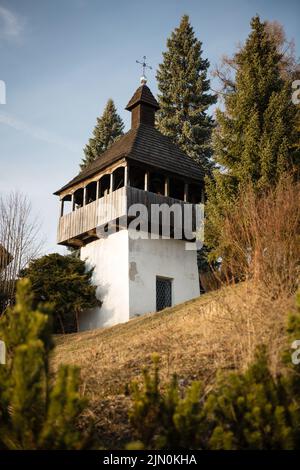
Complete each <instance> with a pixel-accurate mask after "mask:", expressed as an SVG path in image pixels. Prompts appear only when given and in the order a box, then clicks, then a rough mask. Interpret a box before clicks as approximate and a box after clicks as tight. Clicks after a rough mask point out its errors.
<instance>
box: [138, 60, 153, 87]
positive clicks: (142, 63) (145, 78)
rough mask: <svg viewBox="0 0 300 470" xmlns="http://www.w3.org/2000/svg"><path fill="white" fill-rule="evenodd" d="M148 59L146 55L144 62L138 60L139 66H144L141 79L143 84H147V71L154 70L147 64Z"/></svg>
mask: <svg viewBox="0 0 300 470" xmlns="http://www.w3.org/2000/svg"><path fill="white" fill-rule="evenodd" d="M146 59H147V57H146V56H145V55H144V56H143V61H142V62H140V61H139V60H136V63H137V64H140V65H141V66H142V74H143V75H142V77H141V83H147V77H146V69H149V70H152V67H151V66H150V65H148V64H147V63H146Z"/></svg>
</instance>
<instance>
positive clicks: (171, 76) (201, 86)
mask: <svg viewBox="0 0 300 470" xmlns="http://www.w3.org/2000/svg"><path fill="white" fill-rule="evenodd" d="M167 48H168V49H167V51H166V52H164V53H163V63H162V64H160V66H159V69H158V72H157V80H158V88H159V92H160V94H159V95H158V102H159V106H160V110H159V112H158V121H157V123H158V128H159V129H160V131H161V132H162V133H163V134H165V135H167V136H169V137H171V139H172V140H173V142H174V143H175V144H177V145H179V147H181V149H182V150H183V151H184V152H186V153H187V154H188V155H189V156H190V157H191V158H193V159H194V160H195V161H197V162H198V163H199V164H201V165H203V166H204V167H205V168H209V167H210V166H211V161H210V158H211V147H210V138H211V130H212V127H213V120H212V118H211V117H210V116H208V114H207V110H208V108H209V106H210V105H212V104H213V103H215V102H216V98H215V96H213V95H211V94H210V93H209V88H210V83H209V80H208V79H207V71H208V67H209V62H208V60H207V59H203V58H202V43H201V42H200V41H198V39H197V38H196V37H195V33H194V30H193V28H192V26H191V24H190V22H189V17H188V16H186V15H185V16H183V17H182V19H181V23H180V25H179V27H178V28H176V29H175V31H174V32H172V34H171V37H170V38H169V39H168V41H167Z"/></svg>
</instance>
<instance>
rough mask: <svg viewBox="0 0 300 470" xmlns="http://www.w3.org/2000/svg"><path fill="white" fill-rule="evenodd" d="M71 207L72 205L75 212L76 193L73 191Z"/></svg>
mask: <svg viewBox="0 0 300 470" xmlns="http://www.w3.org/2000/svg"><path fill="white" fill-rule="evenodd" d="M71 207H72V212H74V210H75V197H74V193H72V195H71Z"/></svg>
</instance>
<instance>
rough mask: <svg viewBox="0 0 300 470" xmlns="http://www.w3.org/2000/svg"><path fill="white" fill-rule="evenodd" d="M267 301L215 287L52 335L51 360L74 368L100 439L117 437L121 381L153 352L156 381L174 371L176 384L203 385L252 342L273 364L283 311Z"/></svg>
mask: <svg viewBox="0 0 300 470" xmlns="http://www.w3.org/2000/svg"><path fill="white" fill-rule="evenodd" d="M245 299H247V304H246V303H245ZM250 300H251V301H250ZM273 307H274V305H273ZM273 307H272V308H270V305H267V304H265V305H264V299H263V298H262V297H261V296H259V295H258V294H257V292H256V291H255V290H252V288H251V286H249V285H245V284H244V285H239V286H235V287H230V288H223V289H220V290H219V291H215V292H212V293H209V294H205V295H203V296H201V297H199V298H197V299H195V300H192V301H189V302H186V303H184V304H181V305H178V306H176V307H172V308H168V309H165V310H164V311H162V312H158V313H153V314H149V315H145V316H142V317H139V318H135V319H133V320H131V321H129V322H128V323H125V324H121V325H117V326H114V327H111V328H108V329H99V330H93V331H88V332H84V333H78V334H73V335H66V336H59V337H57V338H56V343H57V347H56V350H55V354H54V358H53V365H54V368H55V367H56V366H57V365H58V364H59V363H65V364H76V365H78V366H80V367H81V371H82V372H81V373H82V380H83V392H84V393H85V394H86V395H87V396H88V397H89V399H90V408H89V412H90V413H92V414H93V415H94V417H95V420H96V423H97V427H98V432H99V436H100V438H101V439H102V440H104V442H105V443H107V444H109V445H112V443H114V444H116V443H120V442H122V441H127V440H128V438H129V437H130V433H131V430H130V427H129V425H128V420H127V411H128V406H129V403H130V399H129V397H128V393H127V390H128V384H129V383H130V382H131V381H132V380H133V379H138V380H140V379H141V371H142V369H143V367H144V366H150V365H151V356H152V354H153V353H154V352H156V353H158V354H159V355H160V357H161V379H162V384H164V383H165V382H166V381H168V380H169V379H170V378H171V376H172V374H173V373H175V372H176V373H177V375H178V377H179V380H180V383H181V384H182V385H185V384H187V383H188V382H189V381H191V380H193V379H201V380H202V381H203V382H204V383H205V385H206V386H207V387H209V386H210V384H211V382H212V381H213V379H214V377H215V373H216V370H217V369H232V368H243V367H246V366H247V363H248V362H249V360H251V358H252V357H253V352H254V350H255V347H256V345H257V344H258V343H260V342H267V343H268V344H269V346H270V349H271V352H272V354H271V355H272V364H273V367H274V368H275V369H276V365H277V363H278V355H277V351H278V349H279V346H280V345H281V342H282V340H283V317H284V316H283V315H282V311H283V309H282V308H277V307H278V306H277V307H276V308H273ZM285 308H286V306H285ZM262 312H265V313H266V315H262ZM270 312H272V314H271V313H270Z"/></svg>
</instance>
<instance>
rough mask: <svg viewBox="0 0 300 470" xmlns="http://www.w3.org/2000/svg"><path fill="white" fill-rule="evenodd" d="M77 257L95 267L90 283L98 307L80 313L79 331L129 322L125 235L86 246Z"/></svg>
mask: <svg viewBox="0 0 300 470" xmlns="http://www.w3.org/2000/svg"><path fill="white" fill-rule="evenodd" d="M80 257H81V259H82V260H85V261H86V263H87V266H88V267H92V266H94V267H95V270H94V274H93V283H94V284H95V285H96V286H98V287H97V297H98V298H99V299H101V300H102V301H103V304H102V306H101V308H98V307H97V308H93V309H90V310H87V311H85V312H83V313H82V314H81V315H80V317H79V329H80V330H81V331H83V330H89V329H94V328H100V327H107V326H112V325H115V324H117V323H123V322H126V321H128V320H129V285H128V232H127V230H121V231H120V232H117V233H113V234H110V235H109V236H108V237H107V238H105V239H99V240H96V241H94V242H92V243H89V244H88V245H86V246H85V247H83V248H82V249H81V254H80Z"/></svg>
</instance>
